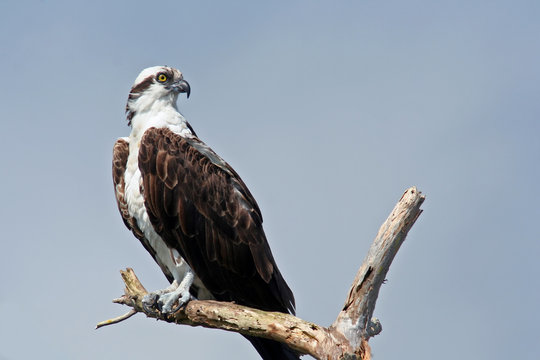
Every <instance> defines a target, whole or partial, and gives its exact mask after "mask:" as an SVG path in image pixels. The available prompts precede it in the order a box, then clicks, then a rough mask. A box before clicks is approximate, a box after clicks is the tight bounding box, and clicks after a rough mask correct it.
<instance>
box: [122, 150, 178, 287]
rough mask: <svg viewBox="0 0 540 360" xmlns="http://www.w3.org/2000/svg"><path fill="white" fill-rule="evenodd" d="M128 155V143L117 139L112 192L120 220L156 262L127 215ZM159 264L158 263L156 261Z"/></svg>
mask: <svg viewBox="0 0 540 360" xmlns="http://www.w3.org/2000/svg"><path fill="white" fill-rule="evenodd" d="M128 156H129V143H128V142H127V141H126V140H124V139H118V140H117V141H116V143H115V144H114V148H113V163H112V173H113V184H114V193H115V195H116V203H117V205H118V210H119V211H120V215H122V220H124V224H126V226H127V228H128V229H129V230H131V232H132V233H133V235H135V237H136V238H137V239H139V240H140V241H141V243H142V244H143V246H144V248H145V249H146V250H147V251H148V252H149V253H150V255H152V258H154V260H155V261H156V262H158V261H157V258H156V256H157V254H156V252H155V251H154V249H152V247H151V246H150V244H149V242H148V240H147V239H146V238H145V237H144V233H143V232H142V231H141V229H140V228H139V226H138V225H137V221H136V220H135V219H134V218H133V217H131V216H130V215H129V211H128V205H127V202H126V200H125V181H124V173H125V172H126V164H127V160H128ZM158 264H159V263H158ZM160 267H161V270H162V271H163V273H164V274H165V276H166V277H167V279H168V280H169V282H172V281H173V280H174V278H173V276H172V274H171V273H170V271H169V269H167V267H165V266H160Z"/></svg>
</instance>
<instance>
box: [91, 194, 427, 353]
mask: <svg viewBox="0 0 540 360" xmlns="http://www.w3.org/2000/svg"><path fill="white" fill-rule="evenodd" d="M423 202H424V196H423V195H422V194H421V193H420V192H419V191H417V190H416V188H415V187H411V188H409V189H407V191H405V193H404V194H403V196H402V197H401V199H400V200H399V202H398V203H397V205H396V206H395V207H394V210H393V211H392V213H391V214H390V216H389V217H388V219H387V220H386V221H385V222H384V224H383V225H382V226H381V228H380V230H379V233H378V234H377V237H376V238H375V240H374V241H373V244H372V245H371V248H370V250H369V252H368V255H367V256H366V258H365V259H364V262H363V264H362V266H360V269H359V270H358V273H357V274H356V277H355V279H354V282H353V285H352V286H351V288H350V290H349V293H348V296H347V299H346V301H345V305H344V306H343V309H342V310H341V312H340V313H339V315H338V317H337V319H336V321H335V322H334V323H333V324H332V325H331V326H330V327H323V326H320V325H317V324H314V323H311V322H308V321H305V320H302V319H300V318H298V317H296V316H293V315H289V314H283V313H278V312H266V311H262V310H258V309H253V308H249V307H246V306H241V305H237V304H233V303H228V302H219V301H211V300H204V301H199V300H193V301H190V302H189V303H188V304H187V305H186V306H184V307H183V308H181V309H180V310H178V311H177V312H176V313H174V314H172V315H168V316H167V315H165V314H162V313H159V312H148V311H146V310H145V309H144V308H143V305H142V299H143V297H144V295H146V294H147V291H146V289H145V288H144V286H142V284H141V283H140V281H139V279H138V278H137V276H136V275H135V273H134V272H133V270H132V269H130V268H128V269H126V270H125V271H121V274H122V278H123V280H124V283H125V285H126V287H125V289H124V295H123V296H122V297H120V298H118V299H115V300H114V302H116V303H119V304H124V305H127V306H129V307H131V308H132V309H131V311H130V312H129V313H127V314H125V315H123V316H120V317H118V318H115V319H111V320H107V321H104V322H101V323H100V324H98V326H97V327H102V326H105V325H110V324H114V323H117V322H119V321H123V320H125V319H127V318H129V317H130V316H131V315H133V314H134V313H135V312H142V313H144V314H146V316H148V317H151V318H156V319H159V320H162V321H166V322H170V323H177V324H186V325H191V326H203V327H208V328H216V329H222V330H227V331H233V332H238V333H241V334H243V335H250V336H258V337H263V338H268V339H272V340H276V341H280V342H283V343H286V344H287V345H288V346H289V347H291V348H292V349H294V350H296V351H297V352H299V353H300V354H309V355H311V356H313V357H314V358H316V359H328V360H334V359H362V360H367V359H369V358H370V349H369V345H368V340H369V338H370V337H372V336H374V335H377V334H378V333H379V332H380V331H381V326H380V324H379V322H378V320H376V319H372V318H371V316H372V314H373V311H374V309H375V303H376V301H377V296H378V294H379V289H380V287H381V285H382V283H383V281H384V279H385V276H386V274H387V272H388V270H389V268H390V264H391V263H392V260H393V259H394V256H395V255H396V253H397V251H398V250H399V247H400V246H401V244H402V243H403V241H404V240H405V237H406V236H407V233H408V231H409V230H410V229H411V227H412V225H413V224H414V222H415V221H416V219H417V218H418V216H419V215H420V214H421V213H422V210H421V209H420V205H421V204H422V203H423Z"/></svg>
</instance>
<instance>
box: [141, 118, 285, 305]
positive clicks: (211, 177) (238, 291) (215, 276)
mask: <svg viewBox="0 0 540 360" xmlns="http://www.w3.org/2000/svg"><path fill="white" fill-rule="evenodd" d="M139 168H140V170H141V173H142V176H143V187H144V192H145V205H146V208H147V212H148V215H149V218H150V221H151V222H152V224H153V225H154V228H155V229H156V231H157V232H158V234H159V235H160V236H161V237H162V238H163V240H164V241H165V242H167V244H168V245H169V246H171V247H174V248H176V249H177V250H178V251H179V252H180V254H181V255H182V257H184V259H185V260H186V261H187V262H188V263H189V264H190V266H191V267H192V269H193V270H194V271H195V273H196V274H197V276H199V277H200V279H201V280H202V282H203V283H204V285H205V287H206V288H207V289H208V290H210V292H211V293H212V294H213V295H214V296H215V297H216V298H217V299H218V300H225V301H235V302H237V303H240V304H244V305H248V306H253V307H257V308H260V309H263V310H272V311H282V312H294V296H293V294H292V292H291V290H290V289H289V287H288V286H287V284H286V282H285V280H284V279H283V277H282V276H281V273H280V272H279V269H278V268H277V265H276V263H275V261H274V258H273V256H272V252H271V250H270V247H269V245H268V242H267V240H266V237H265V234H264V231H263V228H262V216H261V213H260V210H259V208H258V206H257V203H256V202H255V199H254V198H253V196H252V195H251V193H250V192H249V190H248V189H247V187H246V185H245V184H244V182H243V181H242V180H241V179H240V177H239V176H238V174H237V173H236V172H235V171H234V170H233V169H232V168H231V167H230V166H229V165H228V164H227V163H226V162H225V161H224V160H223V159H221V158H220V157H219V156H218V155H216V154H215V153H214V152H213V151H212V150H211V149H210V148H209V147H208V146H207V145H205V144H204V143H203V142H201V141H200V140H199V139H197V138H191V139H187V138H182V137H181V136H179V135H176V134H174V133H173V132H172V131H170V130H168V129H156V128H151V129H149V130H147V131H146V133H145V134H144V136H143V138H142V141H141V147H140V151H139Z"/></svg>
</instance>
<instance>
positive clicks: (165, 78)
mask: <svg viewBox="0 0 540 360" xmlns="http://www.w3.org/2000/svg"><path fill="white" fill-rule="evenodd" d="M157 79H158V81H159V82H165V81H167V75H165V74H159V75H158V77H157Z"/></svg>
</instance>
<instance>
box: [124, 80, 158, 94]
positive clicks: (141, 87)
mask: <svg viewBox="0 0 540 360" xmlns="http://www.w3.org/2000/svg"><path fill="white" fill-rule="evenodd" d="M153 82H154V77H153V76H148V77H147V78H145V79H144V80H143V81H141V82H140V83H138V84H137V85H135V86H134V87H132V88H131V91H130V93H131V94H140V93H142V92H144V91H145V90H146V89H148V88H149V87H150V85H152V83H153Z"/></svg>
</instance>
